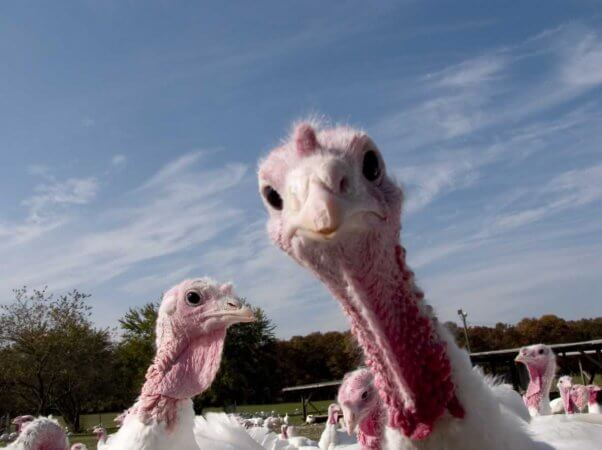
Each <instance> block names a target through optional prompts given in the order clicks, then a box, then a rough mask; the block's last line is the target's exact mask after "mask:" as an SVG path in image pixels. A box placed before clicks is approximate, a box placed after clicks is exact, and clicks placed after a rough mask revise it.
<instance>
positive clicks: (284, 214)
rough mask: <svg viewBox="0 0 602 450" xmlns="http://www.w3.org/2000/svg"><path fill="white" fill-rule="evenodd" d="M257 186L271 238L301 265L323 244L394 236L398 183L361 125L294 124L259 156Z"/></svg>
mask: <svg viewBox="0 0 602 450" xmlns="http://www.w3.org/2000/svg"><path fill="white" fill-rule="evenodd" d="M259 189H260V192H261V196H262V198H263V200H264V203H265V206H266V208H267V210H268V212H269V215H270V217H269V222H268V231H269V234H270V237H271V239H272V240H273V241H274V242H275V243H276V244H277V245H278V246H279V247H280V248H281V249H282V250H284V251H286V252H287V253H289V254H290V255H291V256H293V258H295V259H296V260H297V261H299V262H301V263H302V264H304V265H309V266H310V267H313V268H315V265H316V264H317V261H315V259H318V258H319V257H318V256H317V255H318V254H320V253H323V251H324V250H330V251H332V252H337V251H342V249H343V248H347V249H348V250H351V251H353V250H352V249H353V248H357V247H359V246H362V245H365V244H366V243H367V242H368V240H369V241H370V245H373V246H375V245H378V242H379V241H380V242H384V241H386V240H388V241H389V242H390V239H391V238H393V239H397V236H398V233H399V225H400V211H401V198H402V194H401V190H400V189H399V188H398V187H397V186H396V185H395V183H394V182H393V181H392V180H391V179H390V178H389V177H388V176H387V173H386V170H385V164H384V161H383V159H382V157H381V155H380V152H379V150H378V148H377V147H376V145H375V144H374V142H372V140H371V139H370V138H369V137H368V136H367V135H366V134H365V133H363V132H361V131H358V130H354V129H352V128H349V127H344V126H339V127H335V128H329V129H320V128H319V125H318V124H312V123H301V124H299V125H297V127H296V128H295V131H294V132H293V135H292V136H290V138H289V139H288V141H287V142H285V143H284V144H283V145H282V146H280V147H278V148H275V149H274V150H272V152H271V153H270V154H269V155H268V157H267V158H266V159H265V160H264V161H262V162H261V164H260V166H259ZM391 233H392V234H393V236H391ZM383 235H387V236H386V237H387V238H388V239H385V236H383ZM310 254H313V256H310Z"/></svg>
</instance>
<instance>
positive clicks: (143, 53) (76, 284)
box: [0, 0, 602, 338]
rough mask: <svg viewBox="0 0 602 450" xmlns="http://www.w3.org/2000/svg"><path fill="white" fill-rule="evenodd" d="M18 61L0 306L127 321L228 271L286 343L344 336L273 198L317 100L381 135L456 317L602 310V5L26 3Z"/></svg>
mask: <svg viewBox="0 0 602 450" xmlns="http://www.w3.org/2000/svg"><path fill="white" fill-rule="evenodd" d="M0 61H2V62H1V63H0V80H1V82H0V191H1V192H2V195H0V256H1V258H2V262H1V263H0V303H7V302H10V301H11V300H12V298H13V296H12V290H13V289H15V288H17V287H20V286H23V285H27V286H28V287H32V288H34V287H35V288H41V287H44V286H46V285H47V286H48V290H49V291H50V292H55V293H57V294H60V293H64V292H66V291H69V290H71V289H74V288H76V289H79V290H82V291H84V292H88V293H90V294H92V297H91V299H90V302H91V306H92V307H93V319H94V321H95V322H96V323H97V324H98V325H99V326H102V327H115V326H117V324H118V322H117V321H118V319H119V318H120V317H121V316H122V315H123V314H124V313H125V312H126V311H127V309H128V308H129V307H132V306H139V305H142V304H144V303H147V302H149V301H155V300H157V299H158V298H159V297H160V295H161V293H162V292H164V291H165V290H167V289H168V288H169V287H171V286H172V285H173V284H175V283H177V282H179V281H180V280H182V279H184V278H187V277H198V276H202V275H209V276H212V277H214V278H216V279H218V280H220V281H221V280H224V281H226V280H232V281H234V283H235V285H236V286H237V290H238V292H239V294H240V295H242V296H244V297H246V298H247V299H248V301H249V302H250V303H251V304H253V305H257V306H261V307H262V308H264V309H265V311H266V312H267V314H268V316H269V317H270V318H271V319H272V320H273V321H274V323H275V324H276V326H277V330H276V332H277V335H278V336H279V337H282V338H287V337H290V336H292V335H296V334H306V333H309V332H312V331H326V330H344V329H346V328H347V324H346V320H345V318H344V316H343V314H342V312H341V310H340V308H339V306H338V303H337V302H336V301H335V300H334V299H332V298H331V296H330V295H329V294H328V293H327V292H326V290H325V288H324V287H323V286H322V285H320V284H319V283H318V282H317V281H316V280H314V278H313V276H312V275H310V274H309V273H307V272H305V271H304V270H303V269H301V268H300V267H298V266H297V265H296V264H295V263H294V262H292V260H290V259H289V258H288V257H286V256H285V255H284V254H281V253H280V251H279V250H277V249H275V248H274V247H273V246H272V245H271V244H270V242H269V241H268V239H267V235H266V232H265V221H266V212H265V211H264V209H263V206H262V204H261V200H260V198H259V196H258V194H257V185H256V167H257V161H258V159H259V158H260V157H261V156H263V155H265V154H267V152H268V151H269V150H270V149H271V148H272V147H274V146H275V145H277V144H278V143H279V142H280V141H281V139H282V138H284V137H285V136H286V135H287V134H288V132H289V131H290V127H291V124H292V123H293V122H294V121H295V120H298V119H300V118H303V117H307V116H310V115H319V116H321V117H324V119H325V120H327V121H329V122H330V123H334V124H336V123H348V124H351V125H353V126H357V127H359V128H362V129H364V130H366V131H367V132H368V133H369V134H370V135H371V136H372V137H373V139H374V140H375V142H376V143H377V145H378V146H379V148H380V149H381V151H382V153H383V155H384V158H385V160H386V162H387V166H388V171H389V173H391V174H393V175H394V176H395V178H396V180H397V181H398V182H399V183H400V184H401V185H402V186H403V188H404V190H405V192H406V198H407V200H406V203H405V207H404V212H403V214H402V223H403V230H402V242H403V245H404V246H406V247H407V249H408V258H409V262H410V264H411V266H412V267H413V269H414V271H415V272H416V274H417V277H418V283H419V284H420V285H421V286H422V287H423V289H424V290H425V292H426V296H427V298H428V299H429V301H430V302H432V304H433V305H434V306H435V308H436V310H437V312H438V314H439V316H440V318H441V319H442V320H457V319H458V317H457V315H456V311H457V309H458V308H463V309H464V310H465V311H467V312H468V321H469V323H470V324H485V325H492V324H494V323H496V322H498V321H503V322H509V323H513V322H516V321H518V320H520V319H521V318H523V317H538V316H541V315H543V314H550V313H552V314H557V315H559V316H562V317H565V318H567V319H575V318H581V317H592V316H600V315H602V297H601V294H600V292H601V291H602V238H601V236H602V3H600V2H599V1H579V0H576V1H573V2H565V1H554V0H546V1H535V0H534V1H530V2H522V4H512V5H511V4H509V3H508V2H504V1H490V2H482V1H461V2H434V1H382V2H381V1H378V2H365V1H340V2H323V1H320V2H318V1H308V0H306V1H290V2H281V1H266V2H259V3H258V2H246V1H238V2H237V1H232V2H192V1H180V2H168V1H145V2H138V1H111V0H106V1H92V0H86V1H63V2H60V3H56V2H35V1H34V2H19V1H6V2H2V4H1V5H0Z"/></svg>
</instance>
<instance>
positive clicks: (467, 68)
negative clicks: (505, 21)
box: [427, 54, 508, 88]
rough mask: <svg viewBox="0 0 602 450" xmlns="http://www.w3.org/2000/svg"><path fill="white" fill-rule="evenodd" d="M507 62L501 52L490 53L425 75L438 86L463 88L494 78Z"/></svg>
mask: <svg viewBox="0 0 602 450" xmlns="http://www.w3.org/2000/svg"><path fill="white" fill-rule="evenodd" d="M507 64H508V60H507V58H505V57H504V56H502V55H501V54H492V55H485V56H480V57H477V58H475V59H470V60H467V61H464V62H461V63H460V64H457V65H455V66H452V67H448V68H446V69H444V70H443V71H441V72H439V73H437V74H432V75H429V76H428V77H427V79H428V80H429V81H432V82H434V83H435V84H436V85H438V86H444V87H453V88H465V87H469V88H472V87H475V86H476V85H480V84H483V83H486V82H489V81H493V80H495V79H499V77H500V73H501V72H502V71H503V70H504V69H505V68H506V66H507Z"/></svg>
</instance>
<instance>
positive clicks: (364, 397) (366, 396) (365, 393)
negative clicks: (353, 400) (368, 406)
mask: <svg viewBox="0 0 602 450" xmlns="http://www.w3.org/2000/svg"><path fill="white" fill-rule="evenodd" d="M367 398H368V391H364V392H362V400H366V399H367Z"/></svg>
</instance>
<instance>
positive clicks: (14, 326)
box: [0, 287, 112, 431]
mask: <svg viewBox="0 0 602 450" xmlns="http://www.w3.org/2000/svg"><path fill="white" fill-rule="evenodd" d="M14 293H15V299H14V301H13V302H11V303H9V304H6V305H2V306H0V350H1V351H2V353H3V355H4V356H5V358H4V360H3V364H2V365H3V369H4V370H3V377H2V380H3V381H2V382H3V383H4V384H5V385H8V386H9V389H10V392H11V393H12V396H13V397H14V398H16V399H18V400H19V401H20V402H21V404H22V405H23V406H24V407H25V408H27V412H29V413H31V412H33V413H35V414H48V413H49V412H51V411H57V412H58V413H60V414H61V415H63V418H64V419H65V421H66V422H67V423H68V424H69V425H71V426H72V427H73V428H74V430H75V431H79V414H80V413H81V412H82V411H83V410H84V409H85V408H87V407H90V406H91V405H92V404H94V403H96V402H97V398H96V397H97V396H98V395H101V394H102V393H104V392H106V390H107V383H108V381H107V377H106V375H107V373H108V372H107V369H108V368H109V367H110V365H111V351H112V347H111V342H110V336H109V333H108V331H107V330H99V329H96V328H95V327H94V326H93V325H92V323H91V321H90V307H89V306H88V305H87V303H86V300H87V298H88V297H89V295H87V294H84V293H81V292H79V291H77V290H73V291H71V292H68V293H67V294H65V295H60V296H57V297H55V296H53V295H52V294H48V293H47V292H46V290H45V289H43V290H33V291H29V290H28V289H27V288H26V287H23V288H21V289H17V290H15V291H14Z"/></svg>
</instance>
